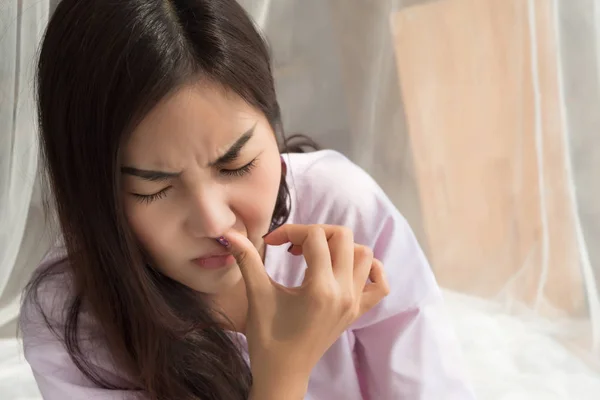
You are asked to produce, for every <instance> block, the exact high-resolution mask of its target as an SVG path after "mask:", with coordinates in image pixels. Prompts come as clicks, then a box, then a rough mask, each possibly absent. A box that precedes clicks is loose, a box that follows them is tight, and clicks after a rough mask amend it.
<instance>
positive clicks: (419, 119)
mask: <svg viewBox="0 0 600 400" xmlns="http://www.w3.org/2000/svg"><path fill="white" fill-rule="evenodd" d="M532 4H533V5H534V10H535V13H534V14H533V15H534V17H533V19H534V23H532V24H531V26H530V21H529V17H528V2H527V1H525V0H441V1H437V2H434V3H428V4H425V5H422V6H415V7H409V8H407V9H404V10H402V11H399V12H397V13H395V14H394V15H393V16H392V26H393V33H394V40H395V51H396V57H397V65H398V74H399V78H400V85H401V92H402V96H403V101H404V105H405V112H406V116H407V123H408V128H409V132H410V138H411V144H412V149H413V153H414V159H415V169H416V174H417V179H418V182H419V191H420V196H421V201H422V209H423V214H424V215H423V218H424V224H425V231H426V235H427V237H428V242H429V243H428V247H429V256H430V259H431V261H432V264H433V267H434V269H435V273H436V276H437V277H438V280H439V282H440V284H441V285H442V286H444V287H448V288H450V289H454V290H459V291H462V292H466V293H470V294H476V295H480V296H484V297H488V298H489V297H494V296H498V295H502V294H508V295H510V296H512V297H515V298H516V299H518V300H520V301H524V302H525V303H526V304H528V305H534V304H536V295H537V293H538V292H539V290H538V289H539V287H540V285H541V287H543V294H544V298H545V302H543V304H541V308H542V309H543V311H545V312H554V311H559V312H566V313H569V314H571V315H573V314H579V313H583V312H585V304H584V295H583V289H582V278H581V274H580V270H579V259H578V252H577V247H576V243H575V235H574V229H573V220H572V218H571V214H570V211H569V207H570V202H569V197H568V195H567V194H568V192H567V183H568V180H567V176H566V172H565V168H564V165H565V164H564V162H565V160H564V151H565V148H564V144H563V139H562V131H561V119H560V108H559V105H560V102H559V92H558V80H557V66H556V57H557V55H556V43H555V40H554V32H553V29H554V27H553V18H552V8H551V7H552V5H551V2H550V1H547V0H534V2H533V3H532ZM530 27H531V28H533V29H532V31H533V33H534V35H535V36H537V39H535V41H534V43H536V45H535V46H534V47H532V45H531V43H532V42H531V33H532V32H530ZM536 47H537V50H536V51H534V52H532V50H535V48H536ZM535 53H537V64H538V65H537V67H536V66H535V64H536V61H534V60H533V59H532V54H535ZM532 66H533V68H532ZM533 71H535V72H533ZM537 89H539V91H537V92H536V90H537ZM536 93H537V94H536ZM536 101H538V107H536ZM536 118H537V125H536ZM536 129H537V130H536ZM536 132H540V135H539V136H538V138H541V140H540V139H536ZM538 163H539V164H540V165H541V166H542V168H539V167H538ZM542 194H544V195H545V197H542ZM544 198H545V202H544V201H543V199H544ZM544 233H545V234H546V236H545V235H544ZM544 243H546V244H547V246H548V250H547V251H548V252H547V255H548V257H547V263H546V264H545V263H544V257H543V248H544ZM544 264H545V265H546V268H544Z"/></svg>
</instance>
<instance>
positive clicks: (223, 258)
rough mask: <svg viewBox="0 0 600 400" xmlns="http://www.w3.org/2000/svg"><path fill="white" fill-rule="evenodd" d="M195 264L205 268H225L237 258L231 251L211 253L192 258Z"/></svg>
mask: <svg viewBox="0 0 600 400" xmlns="http://www.w3.org/2000/svg"><path fill="white" fill-rule="evenodd" d="M192 262H193V263H194V264H196V265H197V266H199V267H200V268H203V269H219V268H225V267H228V266H230V265H232V264H234V263H235V258H234V257H233V256H232V255H231V254H230V253H223V252H221V253H211V254H209V255H206V256H203V257H198V258H195V259H193V260H192Z"/></svg>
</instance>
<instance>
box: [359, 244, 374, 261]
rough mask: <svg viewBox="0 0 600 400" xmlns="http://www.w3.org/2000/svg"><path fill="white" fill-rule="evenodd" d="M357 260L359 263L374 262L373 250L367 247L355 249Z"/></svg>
mask: <svg viewBox="0 0 600 400" xmlns="http://www.w3.org/2000/svg"><path fill="white" fill-rule="evenodd" d="M355 258H356V259H357V260H358V261H364V262H367V261H368V262H371V260H373V250H371V249H370V248H369V247H367V246H363V245H357V246H356V249H355Z"/></svg>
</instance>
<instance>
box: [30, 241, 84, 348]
mask: <svg viewBox="0 0 600 400" xmlns="http://www.w3.org/2000/svg"><path fill="white" fill-rule="evenodd" d="M72 293H73V291H72V279H71V276H70V274H69V270H68V267H67V261H66V254H65V252H64V250H63V249H62V248H59V247H55V248H53V249H52V250H50V252H49V253H48V254H47V255H46V256H45V257H44V259H43V260H42V263H41V264H40V265H39V266H38V268H37V269H36V270H35V272H34V274H33V276H32V277H31V279H30V281H29V283H28V284H27V287H26V288H25V293H24V295H23V302H22V304H21V312H20V314H19V326H20V329H21V333H22V335H23V341H24V346H25V347H26V348H27V347H28V346H29V345H32V344H35V343H36V342H39V340H40V339H41V338H45V339H47V337H46V336H47V335H48V332H47V331H52V333H53V334H58V333H59V332H60V330H61V328H62V327H63V326H64V323H65V320H66V309H67V307H68V304H69V303H70V301H71V300H72Z"/></svg>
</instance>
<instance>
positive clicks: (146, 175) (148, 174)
mask: <svg viewBox="0 0 600 400" xmlns="http://www.w3.org/2000/svg"><path fill="white" fill-rule="evenodd" d="M254 128H256V124H254V126H252V128H250V129H248V130H247V131H246V132H245V133H244V134H243V135H242V136H240V138H239V139H238V140H236V141H235V143H234V144H233V145H232V146H231V147H230V148H229V149H228V150H227V151H226V152H225V154H223V155H222V156H220V157H219V158H217V160H216V161H213V162H211V163H209V164H208V166H209V167H214V166H217V165H223V164H228V163H230V162H232V161H234V160H236V159H237V158H238V157H239V155H240V151H241V150H242V148H243V147H244V146H245V145H246V143H248V141H249V140H250V139H251V138H252V136H253V135H254ZM121 172H122V173H124V174H128V175H133V176H137V177H138V178H142V179H145V180H147V181H152V182H160V181H165V180H168V179H171V178H177V177H179V175H181V173H180V172H163V171H151V170H146V169H139V168H134V167H121Z"/></svg>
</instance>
